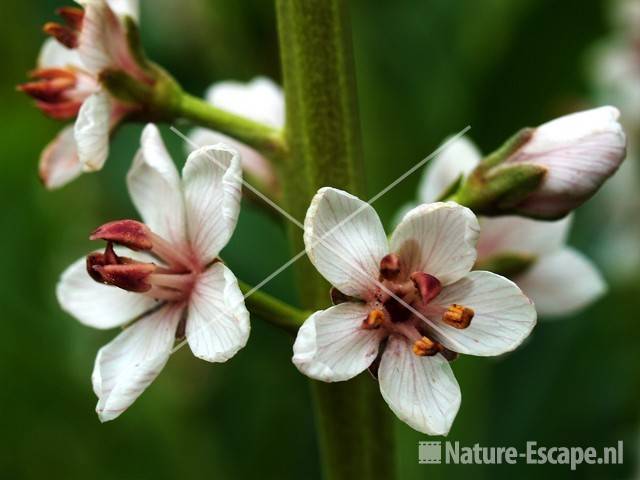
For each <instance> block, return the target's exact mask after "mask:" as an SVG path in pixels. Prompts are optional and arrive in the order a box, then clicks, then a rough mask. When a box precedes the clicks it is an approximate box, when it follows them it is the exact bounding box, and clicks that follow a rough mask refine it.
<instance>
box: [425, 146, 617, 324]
mask: <svg viewBox="0 0 640 480" xmlns="http://www.w3.org/2000/svg"><path fill="white" fill-rule="evenodd" d="M481 159H482V155H481V153H480V151H479V150H478V149H477V147H476V146H475V145H474V144H473V143H472V142H471V141H470V140H468V139H467V138H466V137H463V138H459V139H457V140H456V141H455V142H453V143H451V145H449V146H447V148H446V149H445V150H444V151H443V152H442V153H441V154H440V155H438V156H437V157H436V158H434V159H433V160H432V162H431V164H430V166H429V168H428V170H427V171H426V172H425V175H424V176H423V178H422V182H421V184H420V189H419V192H418V199H419V201H420V203H429V202H433V201H435V200H436V199H437V198H439V197H440V196H441V195H442V194H443V193H444V192H445V191H446V190H447V189H448V188H449V187H450V186H451V185H452V184H453V183H454V182H456V181H458V179H459V178H460V177H461V176H466V175H468V174H469V173H470V172H471V171H472V170H473V169H474V168H475V167H476V166H477V164H478V163H479V162H480V160H481ZM480 225H481V233H480V239H479V242H478V262H477V264H478V265H479V266H480V268H482V266H483V265H487V264H489V263H492V262H494V261H496V260H500V259H501V258H502V259H506V258H508V257H510V256H517V257H520V258H521V259H522V260H526V262H527V266H526V268H524V269H522V270H521V271H516V272H513V275H510V278H511V279H512V280H513V281H514V282H516V283H517V284H518V285H519V286H520V288H522V290H523V291H524V292H525V293H526V294H527V296H528V297H529V298H531V299H532V300H533V302H534V303H535V306H536V310H537V311H538V313H539V314H540V315H541V316H543V317H551V316H558V315H567V314H570V313H573V312H575V311H577V310H579V309H580V308H583V307H585V306H587V305H589V304H590V303H592V302H594V301H595V300H597V299H598V298H599V297H600V296H602V295H603V294H604V292H605V291H606V286H605V283H604V280H603V279H602V276H601V275H600V273H599V272H598V270H597V269H596V267H595V265H594V264H593V263H592V262H591V261H590V260H589V259H587V258H586V257H585V256H584V255H582V254H581V253H580V252H578V251H577V250H575V249H574V248H572V247H569V246H567V245H566V241H567V236H568V233H569V229H570V226H571V216H567V217H565V218H564V219H562V220H557V221H552V222H547V221H539V220H531V219H528V218H523V217H517V216H503V217H493V218H487V217H484V218H481V219H480Z"/></svg>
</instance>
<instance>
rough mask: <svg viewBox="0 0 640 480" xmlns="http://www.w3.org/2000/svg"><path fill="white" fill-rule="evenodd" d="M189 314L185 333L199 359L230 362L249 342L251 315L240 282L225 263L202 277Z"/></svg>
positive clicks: (212, 268) (192, 296)
mask: <svg viewBox="0 0 640 480" xmlns="http://www.w3.org/2000/svg"><path fill="white" fill-rule="evenodd" d="M187 315H188V316H187V324H186V332H185V333H186V336H187V341H188V343H189V347H190V348H191V351H192V352H193V354H194V355H195V356H196V357H199V358H202V359H203V360H206V361H208V362H226V361H227V360H229V359H230V358H231V357H233V356H234V355H235V354H236V353H237V352H238V351H239V350H240V349H241V348H242V347H244V346H245V345H246V343H247V340H248V338H249V331H250V329H251V327H250V324H249V312H248V311H247V308H246V307H245V304H244V297H243V295H242V292H241V291H240V288H239V287H238V280H237V279H236V277H235V276H234V275H233V273H232V272H231V270H229V269H228V268H227V267H226V266H225V265H224V264H222V263H215V264H214V265H212V266H211V267H210V268H209V269H208V270H207V271H205V272H204V273H202V274H201V275H200V277H199V278H198V280H197V283H196V285H195V287H194V291H193V293H192V294H191V299H190V301H189V310H188V314H187Z"/></svg>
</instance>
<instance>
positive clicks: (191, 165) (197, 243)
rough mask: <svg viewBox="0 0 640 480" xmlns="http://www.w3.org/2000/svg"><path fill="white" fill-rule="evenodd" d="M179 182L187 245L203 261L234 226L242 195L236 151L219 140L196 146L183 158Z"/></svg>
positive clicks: (222, 243) (214, 254) (215, 253)
mask: <svg viewBox="0 0 640 480" xmlns="http://www.w3.org/2000/svg"><path fill="white" fill-rule="evenodd" d="M182 182H183V189H184V199H185V210H186V219H187V229H188V232H189V238H190V240H191V245H192V248H193V250H194V252H195V253H196V255H197V256H198V258H199V259H200V260H201V262H202V263H203V264H206V263H209V262H210V261H211V260H213V259H214V258H215V257H217V256H218V254H219V253H220V250H222V248H223V247H224V246H225V245H226V244H227V242H228V241H229V239H230V238H231V235H232V234H233V231H234V230H235V228H236V223H237V221H238V214H239V213H240V197H241V195H242V169H241V167H240V159H239V157H238V153H237V152H236V151H235V150H232V149H231V148H229V147H227V146H225V145H223V144H218V145H212V146H208V147H203V148H199V149H198V150H196V151H195V152H193V153H192V154H191V155H189V158H187V162H186V164H185V166H184V169H183V170H182Z"/></svg>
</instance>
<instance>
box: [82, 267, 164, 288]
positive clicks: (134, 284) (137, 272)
mask: <svg viewBox="0 0 640 480" xmlns="http://www.w3.org/2000/svg"><path fill="white" fill-rule="evenodd" d="M92 269H93V270H94V272H96V273H97V274H98V275H99V278H100V279H101V282H102V283H105V284H107V285H113V286H115V287H119V288H122V289H123V290H127V291H129V292H138V293H144V292H147V291H149V290H151V287H152V285H151V284H150V283H149V282H148V278H149V276H150V275H151V274H152V273H153V272H154V270H155V269H156V266H155V265H153V264H152V263H128V264H121V265H95V264H94V265H93V266H92ZM94 278H96V277H94Z"/></svg>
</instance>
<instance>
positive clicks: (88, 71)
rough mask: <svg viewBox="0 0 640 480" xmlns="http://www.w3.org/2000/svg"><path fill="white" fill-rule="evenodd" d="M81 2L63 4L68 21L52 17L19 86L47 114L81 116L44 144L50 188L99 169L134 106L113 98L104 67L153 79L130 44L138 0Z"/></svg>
mask: <svg viewBox="0 0 640 480" xmlns="http://www.w3.org/2000/svg"><path fill="white" fill-rule="evenodd" d="M78 3H79V4H81V5H82V6H84V9H80V8H72V7H67V8H62V9H60V10H59V14H60V16H61V17H62V18H63V19H64V20H65V22H66V24H64V25H62V24H58V23H48V24H46V26H45V31H46V32H47V33H49V34H50V35H51V36H52V37H53V38H49V39H47V40H46V41H45V43H44V45H43V47H42V49H41V51H40V55H39V57H38V64H37V68H36V69H35V70H34V72H33V73H32V81H30V82H28V83H25V84H23V85H21V86H20V87H19V88H20V89H21V90H22V91H24V92H25V93H27V94H29V95H30V96H32V97H33V98H35V99H36V105H37V106H38V107H39V108H40V109H41V110H42V111H43V112H44V113H45V114H47V115H49V116H51V117H53V118H56V119H60V120H70V119H74V118H75V119H76V120H75V124H74V125H73V126H67V127H66V128H64V129H63V130H62V131H61V132H60V134H59V135H58V136H57V137H56V138H55V139H54V140H53V141H52V142H51V143H49V145H48V146H47V147H46V148H45V149H44V151H43V152H42V155H41V157H40V169H39V170H40V177H41V179H42V181H43V183H44V184H45V185H46V186H47V187H48V188H58V187H61V186H63V185H65V184H66V183H68V182H70V181H71V180H73V179H74V178H76V177H77V176H78V175H80V174H81V173H82V171H83V170H84V171H95V170H99V169H101V168H102V165H103V164H104V162H105V161H106V159H107V156H108V154H109V135H110V133H111V131H112V130H113V129H114V128H115V127H116V126H117V124H118V123H119V122H120V121H121V120H122V119H123V118H124V117H125V116H126V115H127V114H128V113H130V112H131V111H132V108H134V107H132V106H129V105H125V104H123V103H121V102H118V101H116V100H115V99H113V98H111V97H110V95H109V94H108V93H107V92H106V91H104V90H103V89H102V88H101V86H100V83H99V76H100V74H101V72H103V71H104V70H106V69H113V70H119V71H123V72H126V73H127V74H128V75H130V76H132V77H134V78H136V79H138V80H139V81H143V82H150V81H151V79H150V78H149V77H148V75H147V74H145V72H144V71H143V69H142V68H141V67H139V66H138V64H137V61H136V59H135V58H134V56H133V54H132V53H131V51H130V49H129V44H128V41H127V32H126V27H125V25H124V23H123V18H124V17H125V16H128V17H131V18H133V19H137V17H138V13H137V12H138V2H137V0H83V1H79V2H78Z"/></svg>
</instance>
